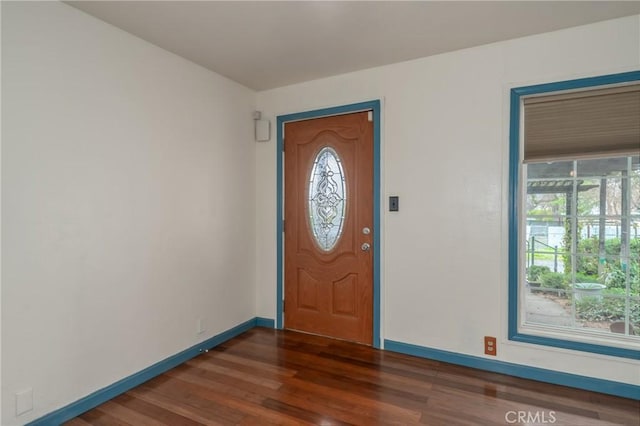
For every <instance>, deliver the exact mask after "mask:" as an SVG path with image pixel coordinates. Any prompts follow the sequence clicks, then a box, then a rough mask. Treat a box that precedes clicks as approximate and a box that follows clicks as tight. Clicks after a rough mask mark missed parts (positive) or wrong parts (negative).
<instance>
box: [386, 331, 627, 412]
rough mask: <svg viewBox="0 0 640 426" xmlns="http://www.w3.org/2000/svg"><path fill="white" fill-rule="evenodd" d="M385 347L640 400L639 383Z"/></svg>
mask: <svg viewBox="0 0 640 426" xmlns="http://www.w3.org/2000/svg"><path fill="white" fill-rule="evenodd" d="M384 349H385V350H388V351H393V352H400V353H403V354H407V355H413V356H417V357H421V358H428V359H433V360H436V361H442V362H448V363H450V364H457V365H462V366H465V367H471V368H477V369H479V370H486V371H491V372H494V373H500V374H507V375H509V376H515V377H522V378H524V379H530V380H537V381H539V382H546V383H553V384H555V385H562V386H568V387H572V388H578V389H584V390H589V391H594V392H600V393H606V394H609V395H615V396H620V397H623V398H631V399H635V400H640V386H635V385H630V384H628V383H620V382H614V381H610V380H603V379H596V378H593V377H586V376H579V375H577V374H569V373H563V372H560V371H553V370H546V369H543V368H537V367H529V366H526V365H520V364H512V363H509V362H504V361H497V360H492V359H486V358H480V357H476V356H471V355H464V354H459V353H456V352H449V351H443V350H440V349H432V348H427V347H424V346H417V345H411V344H409V343H402V342H395V341H393V340H385V341H384Z"/></svg>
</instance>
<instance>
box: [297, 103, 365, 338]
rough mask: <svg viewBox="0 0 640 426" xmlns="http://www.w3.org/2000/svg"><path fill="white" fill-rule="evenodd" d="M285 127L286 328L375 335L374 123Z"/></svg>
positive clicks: (335, 121) (344, 120) (357, 117)
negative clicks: (373, 251)
mask: <svg viewBox="0 0 640 426" xmlns="http://www.w3.org/2000/svg"><path fill="white" fill-rule="evenodd" d="M370 116H371V114H370V113H368V112H366V111H365V112H358V113H353V114H345V115H337V116H332V117H324V118H317V119H310V120H303V121H296V122H291V123H286V124H285V129H284V152H285V154H284V186H285V188H284V196H285V198H284V220H285V226H284V232H285V234H284V255H285V256H284V259H285V266H284V273H285V276H284V287H285V289H284V295H285V304H284V319H285V322H284V324H285V328H288V329H292V330H299V331H304V332H309V333H314V334H321V335H324V336H330V337H336V338H340V339H345V340H350V341H354V342H359V343H364V344H368V345H370V344H372V340H373V253H372V250H373V122H372V121H371V120H370Z"/></svg>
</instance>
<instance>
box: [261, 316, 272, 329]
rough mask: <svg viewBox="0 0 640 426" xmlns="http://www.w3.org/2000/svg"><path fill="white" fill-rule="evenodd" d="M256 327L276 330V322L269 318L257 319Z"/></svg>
mask: <svg viewBox="0 0 640 426" xmlns="http://www.w3.org/2000/svg"><path fill="white" fill-rule="evenodd" d="M256 327H265V328H275V327H276V322H275V320H272V319H269V318H261V317H257V318H256Z"/></svg>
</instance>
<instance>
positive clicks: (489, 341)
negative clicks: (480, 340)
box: [484, 336, 498, 356]
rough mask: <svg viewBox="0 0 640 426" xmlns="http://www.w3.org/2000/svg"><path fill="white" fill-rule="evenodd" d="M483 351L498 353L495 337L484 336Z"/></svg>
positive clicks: (491, 353)
mask: <svg viewBox="0 0 640 426" xmlns="http://www.w3.org/2000/svg"><path fill="white" fill-rule="evenodd" d="M484 353H485V355H493V356H496V354H497V353H498V346H497V343H496V338H495V337H491V336H484Z"/></svg>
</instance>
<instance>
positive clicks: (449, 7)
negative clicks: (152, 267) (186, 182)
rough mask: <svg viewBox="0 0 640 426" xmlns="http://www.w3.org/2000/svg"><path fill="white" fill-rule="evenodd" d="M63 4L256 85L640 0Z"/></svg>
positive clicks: (381, 61) (561, 24) (471, 41)
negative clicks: (587, 0) (583, 0)
mask: <svg viewBox="0 0 640 426" xmlns="http://www.w3.org/2000/svg"><path fill="white" fill-rule="evenodd" d="M66 3H67V4H70V5H72V6H74V7H76V8H78V9H81V10H83V11H85V12H87V13H89V14H91V15H93V16H95V17H97V18H99V19H102V20H104V21H106V22H109V23H111V24H113V25H115V26H117V27H120V28H122V29H124V30H125V31H128V32H130V33H132V34H134V35H137V36H138V37H141V38H143V39H145V40H147V41H149V42H151V43H153V44H155V45H157V46H160V47H162V48H164V49H166V50H169V51H171V52H173V53H176V54H178V55H180V56H182V57H184V58H187V59H189V60H191V61H193V62H195V63H197V64H200V65H202V66H204V67H206V68H208V69H210V70H212V71H215V72H217V73H219V74H222V75H224V76H227V77H228V78H230V79H232V80H235V81H237V82H239V83H241V84H243V85H245V86H247V87H250V88H252V89H255V90H264V89H270V88H274V87H279V86H285V85H288V84H293V83H298V82H302V81H307V80H313V79H317V78H322V77H327V76H331V75H336V74H341V73H345V72H349V71H356V70H360V69H365V68H371V67H375V66H379V65H385V64H390V63H394V62H401V61H405V60H409V59H415V58H420V57H424V56H429V55H434V54H437V53H442V52H447V51H452V50H457V49H462V48H466V47H472V46H478V45H481V44H486V43H491V42H495V41H499V40H507V39H512V38H516V37H522V36H526V35H531V34H537V33H543V32H548V31H553V30H557V29H562V28H568V27H572V26H577V25H583V24H587V23H592V22H597V21H603V20H607V19H613V18H618V17H622V16H628V15H634V14H638V13H640V1H620V2H618V1H596V2H582V1H568V2H564V1H531V2H529V1H494V2H483V1H412V2H400V1H384V2H368V1H351V2H334V1H307V2H302V1H299V2H298V1H295V2H271V1H257V2H253V1H252V2H249V1H224V2H222V1H67V2H66ZM532 53H533V52H532Z"/></svg>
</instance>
